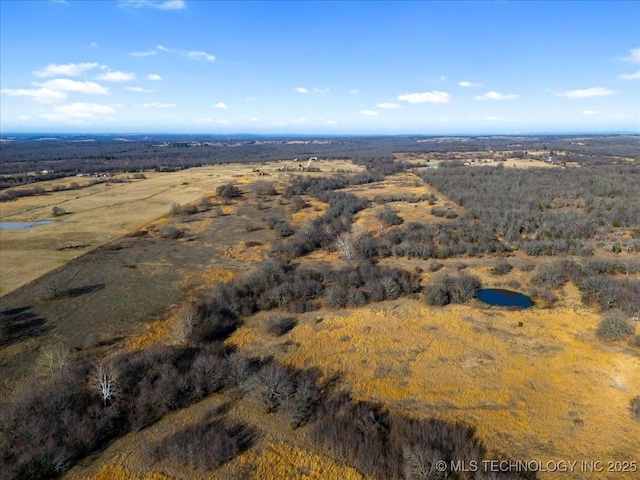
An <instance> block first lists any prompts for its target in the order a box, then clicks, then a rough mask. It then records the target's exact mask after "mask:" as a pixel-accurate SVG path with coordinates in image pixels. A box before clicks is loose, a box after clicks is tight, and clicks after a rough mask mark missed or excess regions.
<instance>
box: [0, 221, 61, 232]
mask: <svg viewBox="0 0 640 480" xmlns="http://www.w3.org/2000/svg"><path fill="white" fill-rule="evenodd" d="M51 223H54V221H53V220H38V221H37V222H0V230H20V229H24V228H31V227H37V226H39V225H49V224H51Z"/></svg>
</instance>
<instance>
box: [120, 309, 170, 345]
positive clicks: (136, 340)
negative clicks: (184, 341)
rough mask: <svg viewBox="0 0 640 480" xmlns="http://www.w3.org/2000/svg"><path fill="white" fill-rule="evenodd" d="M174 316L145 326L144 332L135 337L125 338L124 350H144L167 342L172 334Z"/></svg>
mask: <svg viewBox="0 0 640 480" xmlns="http://www.w3.org/2000/svg"><path fill="white" fill-rule="evenodd" d="M175 321H176V319H175V317H174V316H170V317H169V318H166V319H164V320H156V321H155V322H150V323H148V324H147V325H146V326H145V331H144V332H143V333H142V334H140V335H137V336H135V337H129V338H127V340H126V342H125V348H126V349H127V351H129V352H134V351H139V350H144V349H145V348H149V347H151V346H153V345H155V344H157V343H160V342H168V341H169V339H170V337H171V334H172V333H173V324H174V322H175Z"/></svg>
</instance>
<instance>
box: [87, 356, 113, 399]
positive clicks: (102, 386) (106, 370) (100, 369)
mask: <svg viewBox="0 0 640 480" xmlns="http://www.w3.org/2000/svg"><path fill="white" fill-rule="evenodd" d="M89 387H90V388H91V389H92V390H93V391H94V392H96V393H97V394H98V395H100V397H102V401H103V403H104V406H105V407H106V406H107V403H108V402H110V401H112V400H113V398H114V397H116V396H117V395H118V370H117V369H116V368H115V366H114V365H112V364H110V363H108V362H106V361H102V362H100V363H98V364H97V365H96V367H95V369H94V370H93V373H92V375H91V377H90V379H89Z"/></svg>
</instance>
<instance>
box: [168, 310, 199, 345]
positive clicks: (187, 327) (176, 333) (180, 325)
mask: <svg viewBox="0 0 640 480" xmlns="http://www.w3.org/2000/svg"><path fill="white" fill-rule="evenodd" d="M199 315H200V312H199V309H198V305H197V303H196V302H194V301H190V302H187V303H185V304H183V305H182V306H181V307H180V308H179V309H178V311H177V313H176V321H175V323H174V324H173V342H174V343H176V344H181V343H184V342H186V341H187V339H188V338H189V336H190V335H191V332H192V331H193V327H194V326H195V325H196V323H197V321H198V318H199Z"/></svg>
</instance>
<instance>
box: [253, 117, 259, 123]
mask: <svg viewBox="0 0 640 480" xmlns="http://www.w3.org/2000/svg"><path fill="white" fill-rule="evenodd" d="M258 120H260V119H259V118H258V117H251V121H252V122H257V121H258Z"/></svg>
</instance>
